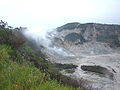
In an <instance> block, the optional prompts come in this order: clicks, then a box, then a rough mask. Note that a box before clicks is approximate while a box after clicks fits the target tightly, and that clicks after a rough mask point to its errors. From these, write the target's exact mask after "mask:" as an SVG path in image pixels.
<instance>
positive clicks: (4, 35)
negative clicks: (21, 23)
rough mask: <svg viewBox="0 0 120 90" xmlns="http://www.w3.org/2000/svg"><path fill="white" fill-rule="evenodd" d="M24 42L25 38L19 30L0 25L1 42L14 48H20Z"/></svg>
mask: <svg viewBox="0 0 120 90" xmlns="http://www.w3.org/2000/svg"><path fill="white" fill-rule="evenodd" d="M24 43H25V38H24V36H23V35H22V34H21V33H20V32H19V31H17V30H11V29H8V28H1V27H0V44H7V45H11V46H12V47H13V48H19V47H20V46H21V45H23V44H24Z"/></svg>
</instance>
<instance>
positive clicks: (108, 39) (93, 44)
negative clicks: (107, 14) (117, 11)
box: [51, 22, 120, 54]
mask: <svg viewBox="0 0 120 90" xmlns="http://www.w3.org/2000/svg"><path fill="white" fill-rule="evenodd" d="M53 32H56V33H55V37H54V40H53V42H54V41H55V42H56V43H55V44H57V45H58V46H59V45H60V46H63V47H64V48H66V49H68V50H70V51H71V52H73V53H75V54H77V53H78V51H80V52H79V53H86V54H106V53H110V52H112V51H113V49H115V48H118V47H120V25H109V24H98V23H86V24H80V23H78V22H74V23H68V24H65V25H63V26H61V27H58V28H57V29H56V30H54V31H53ZM53 32H51V33H53ZM58 43H59V44H58ZM74 51H75V52H74ZM76 52H77V53H76Z"/></svg>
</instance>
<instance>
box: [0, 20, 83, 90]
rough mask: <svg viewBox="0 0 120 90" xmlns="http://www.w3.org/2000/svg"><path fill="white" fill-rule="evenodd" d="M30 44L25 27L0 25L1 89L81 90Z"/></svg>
mask: <svg viewBox="0 0 120 90" xmlns="http://www.w3.org/2000/svg"><path fill="white" fill-rule="evenodd" d="M27 42H28V40H27V38H26V37H25V36H24V35H23V34H22V29H21V28H15V29H14V28H10V26H9V27H8V26H7V25H6V23H5V22H3V21H1V22H0V90H74V89H77V90H81V89H80V88H79V87H80V84H79V82H77V81H76V80H73V79H72V78H70V77H66V76H64V75H62V74H61V73H59V72H58V71H59V70H58V69H57V68H59V67H58V66H57V64H53V63H51V62H49V61H47V60H45V57H44V56H43V55H42V54H41V53H38V52H37V51H35V50H34V49H32V48H31V47H30V46H29V45H28V43H27ZM60 66H61V65H60ZM62 68H63V67H62ZM59 69H60V68H59ZM81 87H82V86H81Z"/></svg>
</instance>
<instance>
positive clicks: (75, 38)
mask: <svg viewBox="0 0 120 90" xmlns="http://www.w3.org/2000/svg"><path fill="white" fill-rule="evenodd" d="M48 37H49V38H48V39H49V40H50V41H51V44H50V46H49V47H44V48H43V50H45V51H46V52H45V54H46V55H47V56H48V58H49V60H50V61H51V62H55V63H62V64H73V65H77V66H78V67H77V68H76V69H74V70H73V69H70V70H69V71H68V70H61V72H62V74H64V75H66V76H70V77H72V78H74V77H75V78H76V79H77V80H79V79H81V78H83V79H86V80H87V82H88V83H89V84H90V85H92V86H93V87H94V88H98V90H119V88H120V78H119V76H120V67H119V66H120V51H119V50H120V25H111V24H99V23H85V24H80V23H78V22H73V23H68V24H65V25H63V26H60V27H58V28H56V29H55V30H53V31H51V32H49V33H48ZM49 48H52V49H49ZM56 51H57V52H56ZM58 51H59V53H58Z"/></svg>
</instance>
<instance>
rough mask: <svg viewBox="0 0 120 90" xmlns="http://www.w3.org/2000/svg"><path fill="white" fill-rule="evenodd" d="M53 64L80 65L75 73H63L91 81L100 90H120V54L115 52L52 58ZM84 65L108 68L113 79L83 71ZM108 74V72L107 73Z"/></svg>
mask: <svg viewBox="0 0 120 90" xmlns="http://www.w3.org/2000/svg"><path fill="white" fill-rule="evenodd" d="M50 60H51V61H52V62H56V63H62V64H74V65H78V67H77V68H76V69H75V72H74V73H67V72H65V71H62V73H63V74H65V75H68V76H71V77H73V78H76V79H81V78H83V79H86V80H88V81H90V83H89V84H90V85H92V86H93V87H95V88H98V89H100V90H119V88H120V53H119V52H114V53H110V54H100V55H88V54H80V55H79V56H69V57H59V58H54V57H53V58H51V59H50ZM82 65H86V66H87V65H91V66H94V65H97V66H101V67H105V68H107V69H108V70H109V71H110V72H111V73H113V79H111V78H110V76H109V73H108V75H106V76H104V75H101V74H98V73H95V72H89V71H83V70H82V69H81V66H82ZM106 73H107V72H106Z"/></svg>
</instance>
